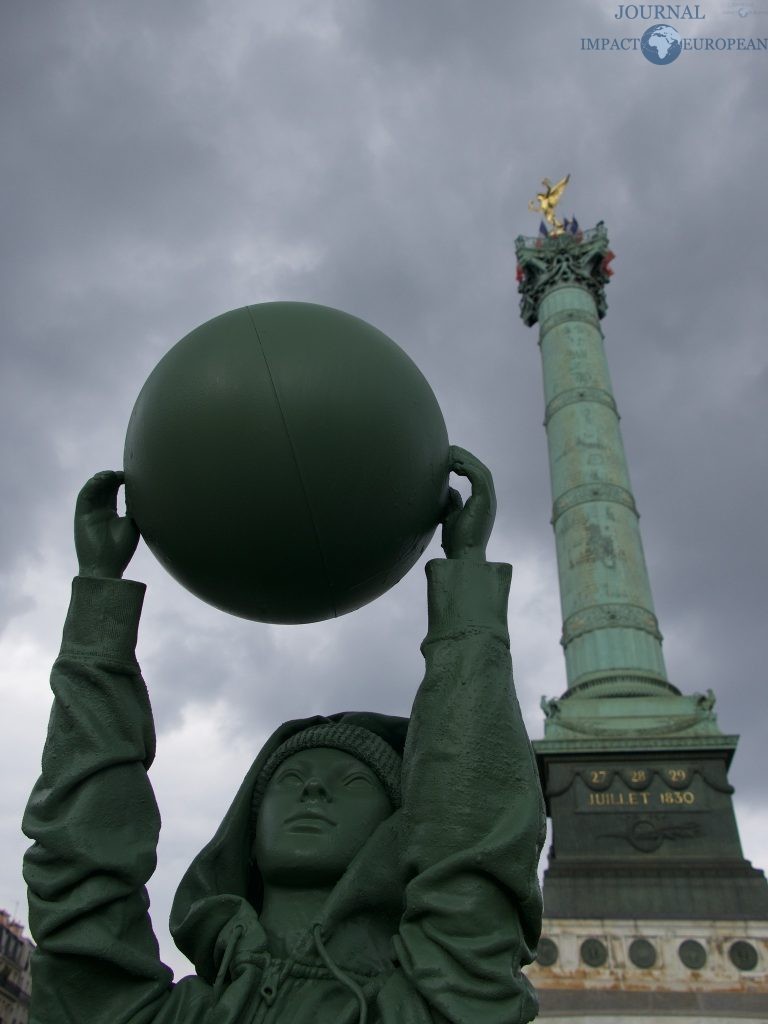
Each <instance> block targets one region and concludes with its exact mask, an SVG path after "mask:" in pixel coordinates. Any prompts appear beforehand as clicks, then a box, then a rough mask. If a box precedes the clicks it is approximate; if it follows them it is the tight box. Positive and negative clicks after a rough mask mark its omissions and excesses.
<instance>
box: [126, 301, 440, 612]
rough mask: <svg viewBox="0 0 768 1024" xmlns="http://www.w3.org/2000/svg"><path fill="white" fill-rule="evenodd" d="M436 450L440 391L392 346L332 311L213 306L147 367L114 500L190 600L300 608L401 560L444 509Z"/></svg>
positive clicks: (409, 558) (335, 602) (349, 601)
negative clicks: (123, 504)
mask: <svg viewBox="0 0 768 1024" xmlns="http://www.w3.org/2000/svg"><path fill="white" fill-rule="evenodd" d="M448 462H449V454H448V437H447V433H446V429H445V423H444V421H443V417H442V415H441V412H440V409H439V407H438V404H437V401H436V399H435V396H434V394H433V393H432V391H431V389H430V387H429V385H428V384H427V382H426V380H425V379H424V377H423V376H422V374H421V373H420V371H419V370H418V368H417V367H416V366H415V364H414V363H413V362H412V361H411V359H410V358H409V357H408V356H407V355H406V354H405V353H404V352H403V351H402V349H400V348H399V347H398V346H397V345H396V344H395V343H394V342H393V341H391V340H390V339H389V338H387V337H386V335H384V334H382V333H381V332H380V331H378V330H376V328H374V327H372V326H371V325H370V324H367V323H365V322H364V321H363V320H359V319H358V318H357V317H353V316H350V315H349V314H347V313H342V312H340V311H339V310H335V309H330V308H328V307H326V306H316V305H311V304H309V303H300V302H270V303H264V304H262V305H257V306H245V307H243V308H242V309H236V310H232V311H231V312H229V313H224V314H223V315H222V316H219V317H216V318H215V319H213V320H210V321H208V323H205V324H203V325H202V326H201V327H198V328H197V329H196V330H194V331H192V332H191V333H190V334H188V335H187V336H186V337H185V338H183V339H182V340H181V341H180V342H179V343H178V344H177V345H175V346H174V347H173V348H172V349H171V350H170V352H168V353H167V354H166V355H165V356H164V357H163V359H161V360H160V362H159V363H158V365H157V366H156V367H155V369H154V370H153V371H152V373H151V374H150V376H149V378H148V380H147V382H146V384H145V385H144V387H143V388H142V391H141V393H140V395H139V398H138V400H137V402H136V405H135V407H134V410H133V414H132V416H131V421H130V424H129V426H128V434H127V437H126V442H125V481H126V501H127V507H128V510H129V512H130V515H131V516H132V517H133V519H134V520H135V521H136V523H137V524H138V526H139V529H140V530H141V533H142V536H143V537H144V539H145V541H146V542H147V544H148V546H149V547H150V549H151V550H152V551H153V552H154V554H155V555H156V557H157V558H158V559H159V561H160V562H161V563H162V564H163V565H164V566H165V568H166V569H167V570H168V572H170V574H171V575H172V576H174V577H175V579H177V580H178V581H179V582H180V583H181V584H183V585H184V586H185V587H186V588H187V589H189V590H190V591H191V592H192V593H193V594H196V595H197V596H198V597H200V598H202V600H204V601H207V602H209V603H210V604H213V605H215V606H216V607H218V608H221V609H223V610H224V611H228V612H230V613H232V614H233V615H239V616H242V617H244V618H249V619H258V620H261V621H264V622H285V623H288V622H313V621H317V620H320V619H326V618H331V617H332V616H335V615H342V614H344V613H345V612H348V611H352V610H353V609H355V608H359V607H360V606H362V605H364V604H366V603H367V602H369V601H371V600H373V599H374V598H376V597H378V596H379V595H380V594H382V593H384V592H385V591H386V590H388V589H389V588H390V587H391V586H393V585H394V584H395V583H397V582H398V580H400V579H401V577H402V576H403V575H404V574H405V573H406V572H407V571H408V569H410V568H411V566H412V565H413V564H414V562H415V561H416V560H417V559H418V557H419V556H420V555H421V553H422V552H423V550H424V548H425V547H426V545H427V544H428V542H429V540H430V538H431V536H432V533H433V532H434V529H435V527H436V525H437V523H438V522H439V521H440V519H441V518H442V515H443V513H444V511H445V509H446V504H447V495H448Z"/></svg>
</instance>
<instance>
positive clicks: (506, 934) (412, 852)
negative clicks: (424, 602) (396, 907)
mask: <svg viewBox="0 0 768 1024" xmlns="http://www.w3.org/2000/svg"><path fill="white" fill-rule="evenodd" d="M511 572H512V570H511V567H510V566H508V565H503V564H496V563H486V562H470V561H463V560H460V559H456V560H452V559H438V560H434V561H432V562H430V563H428V565H427V576H428V579H429V630H428V633H427V637H426V639H425V641H424V643H423V645H422V652H423V654H424V658H425V661H426V674H425V677H424V680H423V682H422V684H421V687H420V688H419V691H418V694H417V696H416V700H415V702H414V707H413V713H412V717H411V722H410V726H409V730H408V739H407V743H406V748H405V758H404V763H403V817H404V821H403V825H404V849H403V855H404V859H405V870H406V877H407V879H408V884H407V887H406V894H405V912H404V915H403V918H402V923H401V926H400V929H399V934H398V936H396V938H395V940H394V941H395V948H396V951H397V954H398V957H399V960H400V963H401V967H402V969H403V971H404V972H405V974H406V976H407V977H408V979H409V981H410V983H411V984H412V985H413V986H414V987H415V988H416V990H417V991H418V992H419V994H420V995H421V997H422V998H423V999H424V1000H425V1001H426V1003H427V1004H428V1006H429V1007H430V1012H431V1013H432V1015H433V1018H434V1019H435V1020H436V1021H442V1020H445V1021H449V1022H451V1024H464V1022H466V1021H472V1024H517V1022H524V1021H529V1020H531V1019H532V1018H533V1017H535V1016H536V1013H537V1009H538V1007H537V1002H536V998H535V995H534V993H533V990H532V988H531V986H530V984H529V982H528V981H527V979H526V978H525V977H524V976H523V975H522V974H521V972H520V968H521V966H522V965H524V964H527V963H530V961H531V959H532V956H533V952H534V950H535V946H536V943H537V941H538V936H539V931H540V928H541V895H540V889H539V884H538V878H537V873H536V869H537V864H538V859H539V854H540V851H541V845H542V843H543V839H544V830H545V817H544V806H543V799H542V796H541V788H540V785H539V779H538V774H537V771H536V765H535V761H534V758H533V753H532V750H531V746H530V743H529V740H528V736H527V734H526V731H525V726H524V725H523V721H522V718H521V715H520V709H519V706H518V703H517V698H516V697H515V693H514V686H513V682H512V669H511V661H510V655H509V634H508V631H507V595H508V591H509V584H510V579H511Z"/></svg>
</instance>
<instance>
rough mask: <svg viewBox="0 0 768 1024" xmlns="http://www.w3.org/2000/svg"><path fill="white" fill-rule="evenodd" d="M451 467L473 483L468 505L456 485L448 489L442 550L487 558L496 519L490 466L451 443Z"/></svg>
mask: <svg viewBox="0 0 768 1024" xmlns="http://www.w3.org/2000/svg"><path fill="white" fill-rule="evenodd" d="M450 460H451V465H450V469H451V472H453V473H458V475H459V476H465V477H467V478H468V479H469V482H470V483H471V484H472V494H471V496H470V498H469V500H468V501H467V503H466V505H464V503H463V502H462V499H461V495H460V494H459V492H458V491H456V490H454V488H453V487H451V488H449V505H448V511H447V513H446V515H445V518H444V520H443V551H445V554H446V557H447V558H467V559H472V560H474V561H478V562H484V561H485V548H486V545H487V543H488V538H489V537H490V536H491V530H492V529H493V521H494V519H495V518H496V492H495V490H494V487H493V477H492V476H491V471H490V470H489V469H488V467H487V466H484V465H483V463H482V462H481V461H480V460H479V459H477V458H475V456H474V455H472V453H471V452H468V451H466V449H464V448H458V447H456V445H451V450H450Z"/></svg>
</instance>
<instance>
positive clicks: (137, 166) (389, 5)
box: [0, 0, 768, 971]
mask: <svg viewBox="0 0 768 1024" xmlns="http://www.w3.org/2000/svg"><path fill="white" fill-rule="evenodd" d="M727 3H728V0H720V2H718V3H706V4H703V5H701V10H702V12H703V13H704V14H705V15H706V17H705V20H703V21H698V22H689V23H685V22H681V23H678V27H679V28H680V29H681V31H682V32H683V33H684V34H685V35H688V36H691V35H693V34H698V35H704V36H727V35H738V36H747V37H748V36H762V37H764V36H768V14H759V13H755V14H749V13H748V14H746V15H745V16H739V15H738V14H737V13H735V11H732V10H730V11H729V10H728V9H727ZM757 6H761V5H757ZM762 6H764V5H762ZM615 11H616V6H615V5H614V4H611V3H608V2H602V0H601V2H594V0H593V2H589V0H570V2H569V3H567V4H566V3H562V4H559V5H558V4H554V3H551V2H544V3H542V2H541V0H514V2H513V0H380V2H378V3H376V2H373V0H336V2H332V0H327V2H325V0H247V2H246V0H242V2H240V0H207V2H206V0H185V2H184V3H180V2H177V3H171V2H158V0H132V2H131V3H130V4H128V3H118V2H116V0H99V2H98V3H95V2H90V3H89V2H84V0H68V2H67V3H66V4H62V3H55V2H52V0H48V2H44V0H34V2H29V0H5V2H4V3H3V4H2V10H1V12H0V20H1V21H2V24H1V25H0V47H2V55H1V56H0V80H2V89H1V90H0V95H2V97H3V99H2V146H0V166H1V167H2V192H1V193H0V196H1V198H0V201H1V202H2V205H3V229H2V234H1V235H0V244H2V246H3V248H4V253H3V275H2V285H1V288H2V293H1V295H0V300H1V303H2V309H3V321H4V323H3V332H2V347H3V368H2V378H1V384H0V386H1V387H2V402H1V403H0V417H1V418H2V454H3V466H2V477H0V481H1V484H2V488H3V511H4V514H3V529H2V531H0V557H1V558H2V567H3V576H2V591H1V592H0V613H1V614H2V623H1V628H2V632H0V646H1V648H2V650H1V651H0V672H1V681H2V708H3V721H4V727H5V737H4V739H5V742H4V743H3V745H2V751H1V753H0V757H1V758H2V762H1V768H0V771H1V772H2V778H3V787H2V803H1V804H0V814H1V816H0V825H1V826H2V842H1V843H0V906H5V907H7V908H8V909H9V910H11V911H12V912H14V913H15V914H16V916H18V917H19V918H21V919H22V920H25V919H26V897H25V892H24V888H23V883H22V880H21V875H20V859H21V855H22V852H23V850H24V848H25V846H26V845H27V841H26V840H25V839H24V838H23V837H22V836H21V835H20V833H19V821H20V818H21V814H22V810H23V806H24V803H25V802H26V798H27V796H28V793H29V790H30V788H31V786H32V784H33V782H34V779H35V777H36V775H37V773H38V771H39V759H40V752H41V748H42V743H43V739H44V734H45V728H46V722H47V716H48V711H49V706H50V691H49V689H48V685H47V679H48V674H49V671H50V665H51V663H52V662H53V660H54V658H55V655H56V651H57V649H58V644H59V640H60V635H61V625H62V622H63V619H64V615H65V611H66V607H67V603H68V599H69V587H70V579H71V577H72V575H73V574H74V572H75V571H76V563H75V557H74V550H73V545H72V540H71V529H72V527H71V522H72V511H73V506H74V499H75V496H76V494H77V491H78V490H79V488H80V486H81V485H82V483H83V482H84V481H85V480H86V479H87V478H88V477H89V476H90V475H91V474H92V473H94V472H96V471H97V470H100V469H103V468H118V467H119V466H120V463H121V458H122V450H123V439H124V435H125V428H126V426H127V422H128V417H129V415H130V411H131V408H132V406H133V403H134V401H135V399H136V396H137V394H138V392H139V389H140V387H141V385H142V384H143V382H144V380H145V379H146V377H147V375H148V373H149V372H150V370H151V369H152V367H153V366H154V365H155V363H156V362H157V361H158V359H159V358H160V356H161V355H162V354H163V353H164V352H165V351H167V349H168V348H170V347H171V345H173V344H174V343H175V342H176V341H177V340H178V339H179V338H181V337H182V336H183V335H185V334H186V333H187V332H188V331H189V330H191V329H192V328H193V327H195V326H196V325H197V324H199V323H201V322H203V321H205V320H208V319H209V318H211V317H212V316H215V315H216V314H218V313H220V312H223V311H225V310H227V309H231V308H234V307H237V306H242V305H244V304H247V303H256V302H262V301H267V300H273V299H300V300H306V301H311V302H319V303H324V304H326V305H330V306H336V307H339V308H341V309H344V310H347V311H348V312H351V313H354V314H356V315H358V316H361V317H363V318H364V319H366V320H368V321H370V322H371V323H373V324H375V325H376V326H377V327H379V328H380V329H381V330H383V331H384V332H385V333H387V334H388V335H389V336H390V337H392V338H393V339H394V340H395V341H397V342H398V343H399V344H400V345H401V346H402V347H403V348H404V349H405V350H406V351H407V352H408V353H409V354H410V355H411V357H412V358H413V359H414V360H415V361H416V363H417V364H418V366H419V367H420V368H421V370H422V371H423V373H424V374H425V376H426V377H427V379H428V380H429V382H430V383H431V385H432V387H433V389H434V391H435V393H436V395H437V397H438V400H439V402H440V404H441V407H442V409H443V413H444V416H445V419H446V422H447V425H448V430H449V435H450V438H451V441H452V442H453V443H455V444H460V445H463V446H464V447H467V448H469V449H471V450H472V451H474V452H476V453H477V455H479V456H480V457H481V458H482V459H483V460H484V461H485V462H487V463H488V464H489V465H490V466H491V468H492V469H493V472H494V476H495V479H496V484H497V490H498V494H499V514H498V519H497V525H496V529H495V532H494V536H493V539H492V543H491V547H490V550H489V557H491V558H494V559H498V560H503V561H509V562H512V563H513V565H514V567H515V573H514V578H513V588H512V598H511V607H510V630H511V635H512V653H513V659H514V663H515V671H516V680H517V686H518V691H519V694H520V699H521V703H522V705H523V709H524V713H525V715H526V720H527V723H528V726H529V730H530V733H531V735H532V736H533V737H534V738H535V737H539V736H541V735H542V732H543V722H542V715H541V712H540V710H539V707H538V702H539V698H540V696H541V695H542V694H547V695H548V696H554V695H558V694H560V693H561V692H562V691H563V689H564V687H565V669H564V663H563V659H562V653H561V649H560V646H559V643H558V641H559V636H560V615H559V596H558V587H557V571H556V564H555V550H554V542H553V537H552V533H551V527H550V525H549V516H550V493H549V475H548V466H547V451H546V436H545V433H544V429H543V427H542V425H541V424H542V418H543V399H542V387H541V367H540V362H539V353H538V349H537V345H536V338H537V334H536V329H528V328H526V327H524V326H523V324H522V322H521V321H520V319H519V316H518V298H519V297H518V295H517V292H516V284H515V255H514V239H515V237H516V236H517V235H518V234H520V233H523V234H535V233H536V231H537V228H538V218H537V216H536V215H535V214H532V213H529V212H528V210H527V203H528V200H529V199H530V198H531V197H532V196H533V195H534V194H535V192H536V191H537V188H538V186H539V182H540V179H541V178H542V177H543V176H544V175H548V176H549V177H551V178H553V179H554V178H559V177H561V176H562V175H564V174H565V173H566V172H570V173H571V175H572V180H571V184H570V185H569V188H568V192H567V194H566V198H565V202H564V212H565V213H567V214H571V213H575V214H576V216H577V217H578V218H579V221H580V222H581V224H582V225H583V226H591V225H593V224H595V223H596V222H597V221H598V220H604V221H605V222H606V225H607V227H608V232H609V237H610V239H611V244H612V248H613V250H614V252H615V253H616V259H615V262H614V267H615V276H614V278H613V280H612V282H611V284H610V285H609V287H608V302H609V311H608V314H607V317H606V319H605V320H604V322H603V327H604V330H605V334H606V346H607V352H608V359H609V364H610V367H611V373H612V376H613V381H614V390H615V395H616V399H617V402H618V405H619V409H620V411H621V414H622V429H623V434H624V442H625V447H626V450H627V455H628V459H629V467H630V473H631V476H632V481H633V487H634V491H635V496H636V499H637V503H638V506H639V508H640V512H641V515H642V520H641V529H642V532H643V541H644V545H645V550H646V556H647V561H648V567H649V572H650V577H651V586H652V589H653V593H654V598H655V603H656V610H657V613H658V617H659V621H660V624H661V629H662V632H663V633H664V636H665V644H664V650H665V655H666V659H667V667H668V670H669V675H670V678H671V680H672V682H674V683H675V684H676V685H677V686H678V687H680V688H681V689H682V690H683V691H685V692H693V691H700V692H703V691H705V690H706V689H707V688H708V687H711V688H712V689H713V690H714V691H715V693H716V694H717V697H718V704H717V712H718V715H719V722H720V726H721V728H722V729H723V731H724V732H727V733H740V734H741V741H740V745H739V749H738V751H737V754H736V758H735V761H734V765H733V769H732V775H731V778H732V781H733V783H734V784H735V786H736V797H735V801H736V808H737V814H738V818H739V822H740V828H741V834H742V840H743V845H744V848H745V853H746V855H747V856H748V857H749V858H751V859H752V860H753V861H754V862H755V863H756V864H757V865H758V866H762V867H768V797H766V794H765V785H764V776H765V768H766V765H765V745H766V741H767V740H768V735H767V734H766V725H765V714H764V708H765V690H766V678H765V660H766V659H765V631H766V627H765V621H766V601H765V589H766V584H765V581H766V579H768V565H767V564H766V562H767V561H768V560H767V559H766V544H765V523H766V489H767V488H766V472H765V458H766V456H765V453H766V451H767V450H768V436H766V435H767V434H768V429H767V426H766V424H767V423H768V417H767V416H766V391H767V390H768V373H767V363H768V360H767V358H766V337H765V323H766V294H767V293H768V280H766V269H765V268H766V259H765V244H764V233H765V222H766V218H765V214H766V203H765V198H764V192H763V188H764V186H763V182H762V177H763V175H764V168H765V167H766V164H768V152H767V150H768V146H767V145H766V130H765V124H766V121H765V117H766V113H765V96H766V85H767V84H768V75H766V69H767V68H768V54H767V53H766V52H762V53H754V52H748V51H745V52H735V51H734V52H730V53H729V52H717V51H710V52H684V53H683V54H682V55H681V56H680V58H679V59H678V60H677V61H676V62H674V63H673V64H670V65H669V66H666V67H657V66H654V65H653V64H651V63H650V62H648V61H647V60H646V59H645V58H644V57H643V56H642V55H641V53H640V52H618V53H616V52H603V53H596V52H586V51H584V50H582V48H581V38H582V37H584V36H589V37H594V36H599V37H603V36H606V37H612V36H618V37H624V36H628V37H634V36H639V35H640V34H641V32H642V30H643V29H644V28H646V27H647V26H648V24H649V23H647V22H646V23H644V24H641V23H638V22H632V23H627V22H621V21H617V20H616V19H615V18H614V13H615ZM761 96H762V97H763V98H762V99H761V98H760V97H761ZM438 554H440V551H439V547H438V546H437V540H436V541H435V542H434V543H433V546H432V548H431V549H430V555H431V556H435V555H438ZM127 575H128V576H130V577H131V578H134V579H140V580H144V581H145V582H146V583H147V584H148V586H149V590H148V595H147V600H146V603H145V612H144V617H143V621H142V627H141V635H140V646H139V658H140V661H141V663H142V667H143V669H144V674H145V677H146V679H147V681H148V685H149V688H150V694H151V696H152V700H153V705H154V708H155V713H156V720H157V728H158V733H159V738H158V757H157V761H156V765H155V768H154V769H153V773H152V778H153V783H154V786H155V789H156V792H157V796H158V801H159V804H160V808H161V812H162V814H163V835H162V839H161V845H160V851H159V857H160V866H159V869H158V872H157V874H156V876H155V878H154V880H153V882H152V885H151V895H152V900H153V919H154V921H155V926H156V931H157V933H158V937H159V940H160V944H161V950H162V954H163V956H164V958H165V959H166V960H167V962H169V963H170V964H171V965H172V966H174V967H175V968H178V969H179V970H181V971H184V970H186V966H185V963H184V961H183V958H181V957H180V956H179V954H177V953H176V951H175V950H174V948H173V945H172V943H171V940H170V938H169V937H168V933H167V927H166V921H167V915H168V910H169V905H170V899H171V896H172V893H173V890H174V889H175V886H176V884H177V883H178V881H179V878H180V876H181V874H182V873H183V871H184V869H185V867H186V866H187V864H188V863H189V861H190V859H191V858H192V856H193V855H194V853H195V852H196V851H197V850H198V849H199V848H200V847H201V846H202V845H203V844H204V843H205V842H206V841H207V840H208V839H209V838H210V835H211V834H212V833H213V831H214V829H215V827H216V824H217V822H218V819H219V817H220V815H221V813H222V812H223V810H224V809H225V808H226V807H227V806H228V804H229V801H230V799H231V796H232V794H233V793H234V791H235V789H236V788H237V785H238V783H239V781H240V779H241V777H242V775H243V773H244V771H245V769H246V767H247V766H248V764H249V763H250V760H251V759H252V757H253V756H254V755H255V753H256V752H257V751H258V749H259V747H260V745H261V743H262V741H263V739H264V738H265V737H266V735H267V734H268V733H270V732H271V731H272V729H273V728H274V727H275V726H276V725H278V724H279V723H280V722H282V721H283V720H285V719H287V718H293V717H297V716H303V715H308V714H311V713H315V712H322V713H329V712H332V711H337V710H342V709H352V708H355V709H357V708H360V709H362V708H366V709H372V710H378V711H383V712H391V713H400V714H407V713H408V710H409V707H410V702H411V700H412V697H413V694H414V690H415V687H416V686H417V684H418V681H419V679H420V677H421V672H422V661H421V655H420V653H419V643H420V641H421V639H422V637H423V634H424V630H425V626H426V602H425V583H424V575H423V569H422V566H421V565H419V566H417V567H416V568H414V570H412V572H411V573H410V574H409V575H408V576H407V577H406V578H405V579H404V580H403V581H402V582H401V583H400V584H399V585H398V586H397V587H396V588H395V589H394V590H392V591H391V592H390V593H389V594H387V595H386V596H384V597H382V598H380V599H379V600H378V601H376V602H374V603H373V604H371V605H369V606H368V607H367V608H365V609H363V610H361V611H359V612H356V613H354V614H352V615H349V616H346V617H344V618H342V619H340V620H338V621H333V622H327V623H321V624H317V625H310V626H302V627H273V626H265V625H259V624H255V623H250V622H245V621H241V620H237V619H234V618H231V617H229V616H227V615H225V614H223V613H221V612H218V611H216V610H214V609H211V608H209V607H207V606H205V605H203V604H202V603H201V602H200V601H198V600H197V599H195V598H193V597H192V596H191V595H189V594H187V593H186V592H184V591H183V590H182V589H181V588H180V587H179V586H178V585H177V584H175V583H174V582H173V581H172V580H171V579H170V578H169V577H167V576H166V574H165V573H164V572H163V570H162V569H161V568H160V566H159V565H158V564H157V563H156V562H155V560H154V559H153V557H152V556H151V555H150V554H149V553H148V552H147V551H146V549H143V548H140V550H139V552H138V554H137V555H136V557H135V559H134V562H133V563H132V565H131V568H130V570H129V571H128V573H127Z"/></svg>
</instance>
